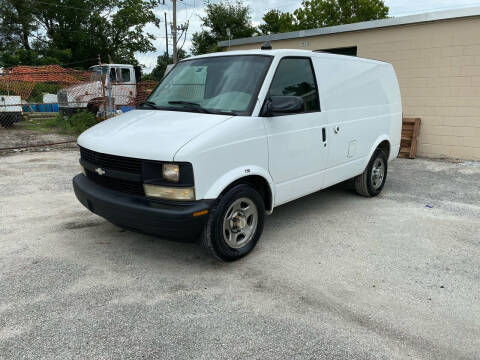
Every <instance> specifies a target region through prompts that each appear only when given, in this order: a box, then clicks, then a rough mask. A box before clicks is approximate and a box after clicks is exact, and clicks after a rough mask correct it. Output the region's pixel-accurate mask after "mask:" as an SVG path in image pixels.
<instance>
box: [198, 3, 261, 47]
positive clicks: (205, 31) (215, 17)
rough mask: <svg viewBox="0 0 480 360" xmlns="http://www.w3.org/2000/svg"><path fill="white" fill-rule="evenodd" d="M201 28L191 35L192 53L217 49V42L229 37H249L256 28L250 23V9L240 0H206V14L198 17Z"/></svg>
mask: <svg viewBox="0 0 480 360" xmlns="http://www.w3.org/2000/svg"><path fill="white" fill-rule="evenodd" d="M200 19H201V20H202V30H201V31H200V32H196V33H195V34H193V36H192V48H191V51H192V53H193V54H194V55H200V54H205V53H208V52H215V51H217V49H218V48H217V42H219V41H222V40H228V38H229V37H228V35H227V29H230V36H231V38H242V37H250V36H252V35H253V34H255V32H256V29H255V27H254V26H253V25H252V23H251V17H250V10H249V7H248V6H245V5H243V3H242V2H241V1H240V0H236V1H233V0H227V1H224V2H221V3H211V2H207V7H206V15H205V16H204V17H200Z"/></svg>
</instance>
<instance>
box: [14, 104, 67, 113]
mask: <svg viewBox="0 0 480 360" xmlns="http://www.w3.org/2000/svg"><path fill="white" fill-rule="evenodd" d="M32 111H33V112H58V104H29V105H23V112H32Z"/></svg>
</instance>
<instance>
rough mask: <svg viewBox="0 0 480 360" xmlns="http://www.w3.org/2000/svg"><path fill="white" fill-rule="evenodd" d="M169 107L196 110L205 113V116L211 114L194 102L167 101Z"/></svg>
mask: <svg viewBox="0 0 480 360" xmlns="http://www.w3.org/2000/svg"><path fill="white" fill-rule="evenodd" d="M168 103H169V104H171V105H185V106H188V107H190V108H193V109H198V110H199V111H201V112H203V113H206V114H211V113H212V112H211V111H209V110H207V109H205V108H203V107H202V105H200V104H198V103H196V102H191V101H183V100H176V101H169V102H168Z"/></svg>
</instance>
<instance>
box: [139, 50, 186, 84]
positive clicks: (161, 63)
mask: <svg viewBox="0 0 480 360" xmlns="http://www.w3.org/2000/svg"><path fill="white" fill-rule="evenodd" d="M177 57H178V60H181V59H185V58H186V57H187V53H186V52H185V50H182V49H180V50H178V51H177ZM168 64H173V55H171V56H169V57H168V58H167V53H166V52H164V53H163V55H160V56H159V57H157V66H155V68H154V69H153V70H152V72H151V74H150V77H149V78H145V77H144V78H143V80H154V81H160V80H162V78H163V75H165V70H166V69H167V65H168Z"/></svg>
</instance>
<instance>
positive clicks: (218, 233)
mask: <svg viewBox="0 0 480 360" xmlns="http://www.w3.org/2000/svg"><path fill="white" fill-rule="evenodd" d="M264 220H265V204H264V201H263V198H262V197H261V195H260V194H259V193H258V192H257V191H256V190H255V189H254V188H252V187H251V186H249V185H246V184H240V185H236V186H234V187H233V188H231V189H230V190H228V191H227V192H226V193H225V194H223V195H222V196H221V197H220V198H219V199H218V200H217V202H216V204H215V205H214V206H213V207H212V209H211V210H210V216H209V218H208V221H207V223H206V225H205V227H204V229H203V233H202V237H201V244H202V246H203V248H204V249H205V250H206V251H207V252H208V253H209V254H210V255H212V256H213V257H215V258H217V259H219V260H221V261H235V260H238V259H240V258H242V257H244V256H245V255H247V254H248V253H250V251H252V250H253V248H254V247H255V245H257V242H258V239H259V238H260V236H261V234H262V231H263V223H264Z"/></svg>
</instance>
